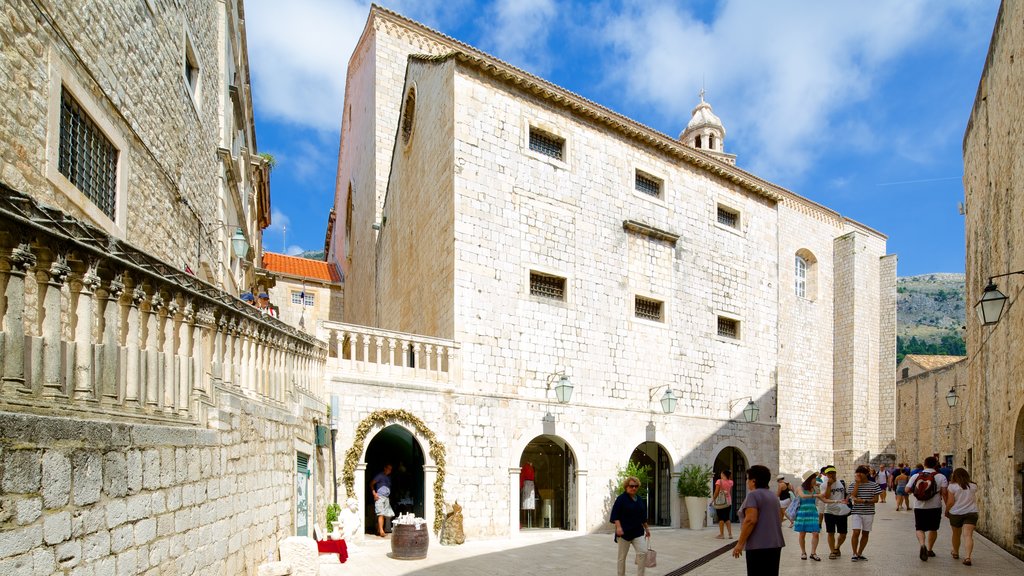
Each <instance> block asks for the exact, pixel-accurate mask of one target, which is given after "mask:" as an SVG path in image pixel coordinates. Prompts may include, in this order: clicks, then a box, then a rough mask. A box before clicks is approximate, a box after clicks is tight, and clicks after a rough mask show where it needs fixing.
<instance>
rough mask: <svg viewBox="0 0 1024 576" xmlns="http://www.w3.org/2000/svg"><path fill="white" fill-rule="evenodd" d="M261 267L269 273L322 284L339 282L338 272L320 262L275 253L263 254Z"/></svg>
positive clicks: (325, 263)
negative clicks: (317, 281)
mask: <svg viewBox="0 0 1024 576" xmlns="http://www.w3.org/2000/svg"><path fill="white" fill-rule="evenodd" d="M263 267H264V268H266V269H267V270H269V271H271V272H277V273H278V274H287V275H289V276H297V277H300V278H310V279H313V280H320V281H323V282H341V277H340V276H338V271H337V270H336V269H335V268H334V266H331V265H330V264H328V263H327V262H324V261H322V260H310V259H309V258H299V257H297V256H287V255H285V254H277V253H275V252H264V253H263Z"/></svg>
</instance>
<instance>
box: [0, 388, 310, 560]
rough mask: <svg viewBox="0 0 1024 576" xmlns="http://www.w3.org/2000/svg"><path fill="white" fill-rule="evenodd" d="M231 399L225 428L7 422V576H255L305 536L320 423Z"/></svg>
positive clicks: (0, 517) (2, 516)
mask: <svg viewBox="0 0 1024 576" xmlns="http://www.w3.org/2000/svg"><path fill="white" fill-rule="evenodd" d="M220 396H221V397H220V398H219V402H218V403H219V406H220V407H219V408H217V409H215V412H216V415H215V416H214V417H213V418H212V420H214V421H216V422H218V423H219V428H217V429H202V428H193V427H172V426H158V425H143V424H126V423H117V422H100V421H90V420H78V419H71V418H51V417H45V416H35V415H31V414H15V413H9V412H4V413H0V574H5V575H10V576H21V575H29V574H55V573H61V574H63V573H71V574H146V575H155V574H182V575H184V574H197V575H198V574H208V575H211V576H212V575H215V574H216V575H220V574H254V573H255V571H256V566H257V565H258V564H259V563H261V562H264V561H265V560H266V559H267V557H268V555H271V554H273V555H275V556H276V549H277V542H278V540H279V539H282V538H284V537H287V536H290V535H292V534H294V530H295V520H294V519H295V495H294V488H295V466H296V462H295V460H296V447H297V446H301V445H303V444H311V443H312V438H311V436H312V428H313V424H312V419H313V417H314V416H317V413H316V412H314V411H312V410H309V409H303V408H299V409H298V410H297V412H298V413H300V414H301V415H300V416H298V417H296V416H294V415H293V414H291V413H289V412H287V411H285V410H283V409H281V408H280V407H276V406H274V407H271V406H268V405H264V404H261V403H257V402H253V401H251V400H248V399H245V398H243V397H238V396H234V395H232V394H229V393H226V392H225V393H222V394H221V395H220ZM318 417H320V418H323V414H322V413H320V414H319V416H318ZM307 452H313V450H307ZM311 456H313V457H314V459H319V460H320V461H324V460H323V458H325V457H328V458H329V454H327V453H326V452H323V451H316V452H314V453H313V454H311ZM325 469H326V470H329V468H325V467H323V466H321V467H320V468H319V469H318V470H317V472H315V473H314V476H313V477H312V478H311V479H310V483H311V485H312V484H318V487H317V488H316V489H315V493H316V498H317V502H316V503H315V504H314V503H313V502H312V500H311V506H310V507H311V509H312V510H317V511H322V510H323V507H324V505H325V504H324V496H326V495H327V493H326V488H327V486H329V480H328V479H327V477H326V476H325V472H324V470H325ZM320 516H321V513H320V512H318V513H317V517H320ZM320 524H321V525H322V524H323V521H322V519H321V520H320Z"/></svg>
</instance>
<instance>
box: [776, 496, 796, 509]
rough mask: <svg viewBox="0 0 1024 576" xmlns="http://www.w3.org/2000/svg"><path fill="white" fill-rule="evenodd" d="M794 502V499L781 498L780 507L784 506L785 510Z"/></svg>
mask: <svg viewBox="0 0 1024 576" xmlns="http://www.w3.org/2000/svg"><path fill="white" fill-rule="evenodd" d="M792 502H793V500H791V499H789V498H786V499H785V500H779V508H782V509H783V510H785V509H786V508H789V505H790V503H792Z"/></svg>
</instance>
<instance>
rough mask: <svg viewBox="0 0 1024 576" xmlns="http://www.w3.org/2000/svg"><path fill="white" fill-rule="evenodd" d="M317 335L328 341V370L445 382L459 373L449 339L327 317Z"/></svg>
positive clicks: (320, 325)
mask: <svg viewBox="0 0 1024 576" xmlns="http://www.w3.org/2000/svg"><path fill="white" fill-rule="evenodd" d="M317 337H318V338H319V339H320V340H323V341H325V342H327V343H328V348H329V350H330V352H329V353H328V358H327V369H328V370H329V371H335V372H348V373H351V374H353V375H361V376H372V377H375V378H387V379H403V380H430V381H433V382H441V383H446V384H452V383H455V382H457V381H458V379H459V378H460V377H461V371H460V363H459V362H460V361H459V354H458V352H459V346H458V345H457V344H456V343H455V342H453V341H451V340H443V339H441V338H431V337H429V336H420V335H417V334H406V333H404V332H391V331H388V330H380V329H377V328H369V327H367V326H356V325H354V324H342V323H341V322H331V321H322V322H320V323H319V325H318V326H317Z"/></svg>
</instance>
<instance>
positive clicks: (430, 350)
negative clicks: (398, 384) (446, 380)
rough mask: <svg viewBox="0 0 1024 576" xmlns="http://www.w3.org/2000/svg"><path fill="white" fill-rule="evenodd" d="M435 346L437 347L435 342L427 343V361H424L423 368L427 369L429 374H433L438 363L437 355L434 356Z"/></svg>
mask: <svg viewBox="0 0 1024 576" xmlns="http://www.w3.org/2000/svg"><path fill="white" fill-rule="evenodd" d="M434 348H435V347H434V345H433V344H427V353H426V357H427V361H426V362H424V366H423V368H424V369H426V371H427V373H428V375H432V373H433V372H434V368H435V366H436V364H435V360H436V357H435V356H434Z"/></svg>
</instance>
